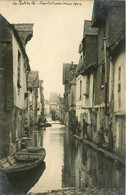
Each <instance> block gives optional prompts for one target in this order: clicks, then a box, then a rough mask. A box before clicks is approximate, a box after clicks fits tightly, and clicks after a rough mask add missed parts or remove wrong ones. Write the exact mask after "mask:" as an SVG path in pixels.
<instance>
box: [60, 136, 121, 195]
mask: <svg viewBox="0 0 126 195" xmlns="http://www.w3.org/2000/svg"><path fill="white" fill-rule="evenodd" d="M68 137H69V136H68ZM67 139H68V138H65V141H64V142H65V144H64V147H65V148H66V149H67V148H68V149H67V150H65V154H64V157H65V158H64V169H63V171H62V172H63V174H62V177H63V187H67V186H75V187H79V188H81V189H82V190H83V191H84V190H85V189H86V188H89V187H92V188H97V189H99V190H100V189H103V190H104V194H105V193H107V192H108V191H111V192H116V193H117V194H119V195H121V194H124V186H125V179H124V178H125V174H124V166H122V165H119V164H115V163H114V161H113V160H112V159H108V158H105V156H104V155H103V154H101V153H99V152H97V151H95V150H93V149H92V148H91V147H89V146H87V145H85V144H83V143H81V142H78V141H76V140H74V139H70V137H69V141H68V140H67ZM69 158H70V159H69Z"/></svg>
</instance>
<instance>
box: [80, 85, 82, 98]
mask: <svg viewBox="0 0 126 195" xmlns="http://www.w3.org/2000/svg"><path fill="white" fill-rule="evenodd" d="M81 94H82V81H80V100H81V98H82V95H81Z"/></svg>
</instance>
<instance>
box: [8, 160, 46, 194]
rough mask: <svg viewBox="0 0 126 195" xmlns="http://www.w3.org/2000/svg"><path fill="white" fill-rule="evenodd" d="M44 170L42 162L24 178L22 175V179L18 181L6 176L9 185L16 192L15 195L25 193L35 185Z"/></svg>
mask: <svg viewBox="0 0 126 195" xmlns="http://www.w3.org/2000/svg"><path fill="white" fill-rule="evenodd" d="M45 168H46V164H45V162H44V161H43V162H42V163H41V164H40V165H38V166H37V167H36V168H34V169H32V170H31V171H30V172H29V173H28V174H27V175H26V174H25V175H24V176H23V175H22V177H20V178H18V179H15V178H14V177H12V176H11V175H10V176H8V180H9V183H10V184H11V185H12V186H13V187H14V189H15V190H16V192H17V193H16V194H24V193H27V192H28V191H29V190H30V189H31V188H32V187H33V186H34V185H35V184H36V183H37V181H38V180H39V178H40V177H41V176H42V174H43V172H44V171H45ZM9 192H10V191H9ZM8 194H10V193H8ZM12 194H13V193H12Z"/></svg>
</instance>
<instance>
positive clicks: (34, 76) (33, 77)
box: [28, 71, 39, 130]
mask: <svg viewBox="0 0 126 195" xmlns="http://www.w3.org/2000/svg"><path fill="white" fill-rule="evenodd" d="M38 88H39V73H38V71H30V72H29V74H28V93H29V95H28V109H29V112H28V121H29V128H30V130H33V129H34V128H35V125H37V121H38V116H37V113H38Z"/></svg>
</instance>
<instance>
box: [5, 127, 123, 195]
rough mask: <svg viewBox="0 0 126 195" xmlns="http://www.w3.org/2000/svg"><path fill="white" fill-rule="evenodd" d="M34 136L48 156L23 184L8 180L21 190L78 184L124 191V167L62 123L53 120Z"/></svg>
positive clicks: (49, 188)
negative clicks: (72, 134)
mask: <svg viewBox="0 0 126 195" xmlns="http://www.w3.org/2000/svg"><path fill="white" fill-rule="evenodd" d="M33 137H34V145H36V146H37V145H39V146H43V147H44V148H45V149H46V158H45V160H44V163H43V164H42V165H41V166H40V167H38V169H36V170H35V171H34V173H31V174H30V175H28V176H27V177H25V181H24V182H23V183H25V185H24V186H23V185H22V186H20V184H19V183H20V182H22V181H8V182H9V186H10V185H11V186H12V187H13V188H14V189H16V190H17V189H18V192H19V191H20V192H23V193H30V192H32V193H39V192H45V191H48V190H54V189H61V188H64V187H79V188H81V189H85V188H94V189H95V188H98V189H99V190H100V189H103V191H104V194H105V193H106V192H107V191H111V192H112V194H118V195H121V194H122V195H123V194H125V193H124V184H125V182H124V167H123V166H122V165H120V164H117V163H114V161H113V160H111V159H108V158H107V157H105V156H104V155H103V154H101V153H99V152H97V151H96V150H93V149H92V148H91V147H89V146H88V145H85V144H84V143H81V142H80V141H78V140H76V139H75V138H73V137H72V136H71V135H70V134H69V131H68V129H67V128H66V127H64V126H63V125H60V124H53V125H52V127H48V128H46V129H45V130H41V131H40V132H34V135H33ZM35 178H36V179H35ZM3 194H4V193H3Z"/></svg>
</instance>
